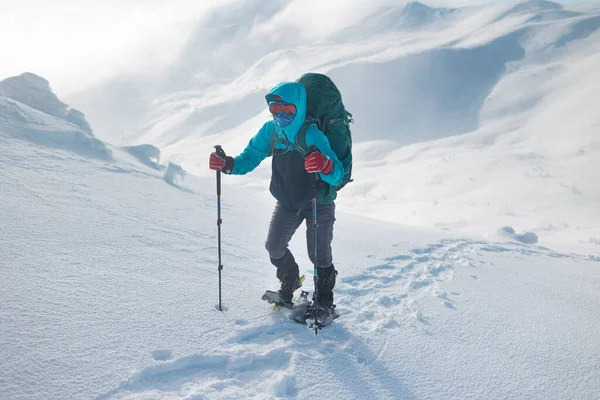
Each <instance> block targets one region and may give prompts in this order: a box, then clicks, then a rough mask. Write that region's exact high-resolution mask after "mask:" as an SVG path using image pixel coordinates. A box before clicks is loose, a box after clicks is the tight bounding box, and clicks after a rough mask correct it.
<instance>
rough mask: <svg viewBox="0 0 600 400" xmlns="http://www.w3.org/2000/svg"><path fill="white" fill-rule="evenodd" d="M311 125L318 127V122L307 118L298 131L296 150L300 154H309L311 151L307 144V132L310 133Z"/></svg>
mask: <svg viewBox="0 0 600 400" xmlns="http://www.w3.org/2000/svg"><path fill="white" fill-rule="evenodd" d="M311 125H314V126H317V127H318V125H317V120H316V119H312V118H307V119H306V120H305V121H304V123H303V124H302V126H301V127H300V129H299V130H298V133H296V148H297V149H298V151H299V152H300V153H303V154H308V153H309V151H310V149H309V148H308V145H307V144H306V132H308V128H310V126H311Z"/></svg>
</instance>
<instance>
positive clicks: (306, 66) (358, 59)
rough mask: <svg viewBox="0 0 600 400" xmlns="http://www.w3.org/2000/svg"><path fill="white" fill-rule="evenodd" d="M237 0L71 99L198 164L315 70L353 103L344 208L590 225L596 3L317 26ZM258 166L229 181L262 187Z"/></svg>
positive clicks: (281, 5)
mask: <svg viewBox="0 0 600 400" xmlns="http://www.w3.org/2000/svg"><path fill="white" fill-rule="evenodd" d="M237 4H238V7H236V8H235V9H231V8H223V9H219V10H217V11H215V12H214V14H212V15H210V16H208V17H206V18H205V19H203V20H202V21H201V22H199V24H198V29H197V31H196V33H195V35H194V36H193V37H192V38H191V39H190V40H189V43H188V46H187V47H186V49H185V50H184V51H182V52H181V54H180V57H179V58H178V60H177V61H176V62H175V63H174V65H173V67H172V68H170V69H167V70H165V71H164V73H162V74H159V75H158V77H156V76H154V77H153V78H152V82H148V81H145V80H144V78H143V77H142V76H137V77H132V78H128V77H122V78H119V79H117V80H115V81H113V82H110V83H108V84H106V85H102V86H100V87H99V88H98V89H97V90H96V91H92V92H86V93H82V94H81V95H78V96H73V97H72V99H71V101H72V102H73V103H74V104H78V105H81V106H82V107H84V108H85V109H86V110H89V111H88V114H89V116H90V119H91V120H92V121H93V122H94V126H95V127H96V129H97V132H98V134H99V135H100V136H101V137H103V138H105V139H107V140H109V141H113V142H115V143H118V144H122V145H124V144H140V143H151V144H153V145H155V146H157V147H158V148H160V149H161V150H162V151H163V153H164V154H165V156H166V157H167V158H170V159H173V160H175V161H177V162H178V163H181V164H182V165H183V166H184V167H185V168H186V169H187V170H189V171H191V172H193V173H195V174H197V175H200V176H206V175H207V174H208V173H209V172H208V170H207V169H206V167H205V165H206V164H205V163H206V161H205V158H206V154H208V153H209V152H210V151H211V148H212V147H211V146H212V145H214V144H217V143H219V144H222V145H224V148H225V150H226V151H228V152H229V153H232V154H235V153H236V152H238V151H241V150H242V149H243V147H244V146H245V144H246V143H247V141H248V140H249V138H250V137H251V136H252V135H254V133H255V132H256V131H257V129H258V128H259V127H260V126H261V125H262V123H263V122H264V121H265V120H266V119H267V118H268V115H267V113H266V107H265V104H264V97H263V96H264V94H265V92H266V91H267V90H269V89H270V88H271V87H272V86H274V85H275V84H276V83H277V82H279V81H282V80H293V79H296V78H297V77H298V76H299V75H300V74H302V73H304V72H306V71H319V72H326V73H328V74H329V75H330V76H331V77H332V78H333V79H334V81H335V82H336V84H337V85H338V86H339V87H340V89H341V91H342V94H343V97H344V102H345V104H346V106H347V108H348V109H349V110H350V111H351V112H352V113H353V114H354V117H355V124H354V125H353V137H354V140H355V143H357V145H356V150H355V159H356V160H357V166H356V172H355V183H354V184H352V185H350V186H349V187H348V190H347V193H348V194H347V195H346V196H342V198H341V199H340V205H341V206H342V207H343V208H344V209H346V210H350V211H352V212H353V213H356V214H359V215H365V216H370V217H374V218H378V219H383V220H390V221H396V222H402V223H404V224H411V225H418V226H432V225H433V226H438V227H441V228H444V229H455V230H459V231H464V232H469V233H471V234H476V235H487V234H488V233H490V232H495V230H496V229H497V228H498V227H499V226H501V225H503V224H507V223H508V224H514V225H519V229H522V230H535V231H538V233H539V236H540V241H541V243H545V244H552V245H555V246H556V245H564V244H568V245H569V246H570V245H584V246H585V245H587V244H589V241H590V239H591V238H594V237H598V236H600V231H599V230H598V228H597V227H598V226H599V225H600V213H598V212H597V211H596V210H597V209H598V207H600V205H599V202H598V201H599V199H600V189H599V187H598V185H597V184H596V182H597V181H598V180H599V179H600V176H599V175H598V174H599V172H598V171H599V170H598V168H596V165H595V164H596V162H595V160H596V158H597V157H598V149H599V147H600V142H599V140H598V135H597V134H596V132H597V131H598V126H600V114H599V112H598V109H597V107H594V106H593V104H594V103H595V101H596V100H595V93H597V91H598V88H599V86H598V85H600V80H599V79H598V75H597V72H596V71H598V70H599V68H600V64H599V63H600V58H599V56H598V55H599V53H600V40H598V39H599V37H600V36H599V33H598V28H599V27H600V12H599V11H598V9H597V8H588V9H585V8H580V7H578V8H574V9H568V8H565V7H563V6H562V5H560V4H557V3H553V2H548V1H537V0H535V1H525V2H521V3H516V4H515V3H508V4H492V5H486V6H479V7H465V8H434V7H430V6H427V5H425V4H422V3H417V2H413V3H408V4H407V5H405V6H404V5H402V6H398V5H396V6H386V7H383V8H377V9H374V10H372V11H371V13H370V14H369V13H365V15H364V16H363V17H362V19H359V20H358V21H357V22H355V23H353V24H352V25H351V26H346V27H342V28H340V29H338V30H335V31H333V32H326V33H324V34H323V35H321V36H318V37H315V35H314V34H313V35H310V34H309V32H310V31H311V30H310V29H309V28H308V27H302V26H301V25H296V24H290V26H287V28H288V29H283V28H282V27H283V26H284V25H285V24H284V22H282V18H283V16H284V15H287V14H286V12H287V11H286V10H287V9H288V8H289V7H292V5H293V4H288V3H287V2H269V3H268V5H266V4H264V3H263V2H256V1H243V2H240V3H237ZM288 22H289V21H288ZM282 32H286V33H285V34H283V33H282ZM282 35H283V36H282ZM211 46H214V47H211ZM211 48H215V49H219V50H218V51H207V50H206V49H211ZM121 122H122V123H121ZM265 164H268V163H265ZM268 174H269V172H268V165H265V166H262V168H260V169H259V171H258V172H257V173H254V174H253V175H251V176H248V177H244V178H243V179H242V180H236V179H233V181H235V182H239V183H241V184H247V185H252V186H260V187H266V184H265V181H266V180H267V179H268ZM488 189H489V190H488ZM515 217H516V218H515Z"/></svg>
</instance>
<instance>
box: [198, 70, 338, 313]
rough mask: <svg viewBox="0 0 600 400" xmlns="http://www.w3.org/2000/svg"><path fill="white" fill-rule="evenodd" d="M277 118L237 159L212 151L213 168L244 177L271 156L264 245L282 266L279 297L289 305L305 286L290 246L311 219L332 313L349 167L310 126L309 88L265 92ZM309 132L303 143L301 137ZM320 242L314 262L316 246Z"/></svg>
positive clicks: (283, 86) (285, 85) (321, 286)
mask: <svg viewBox="0 0 600 400" xmlns="http://www.w3.org/2000/svg"><path fill="white" fill-rule="evenodd" d="M265 98H266V101H267V104H268V106H269V111H270V112H271V115H272V117H273V119H272V120H269V121H267V122H266V123H265V124H264V125H263V127H262V128H261V129H260V130H259V131H258V133H257V134H256V136H254V137H253V138H252V139H251V140H250V142H249V143H248V145H247V147H246V149H245V150H244V151H243V152H242V153H241V154H240V155H238V156H237V157H235V158H233V157H231V156H227V155H226V154H225V152H224V151H223V152H220V153H217V152H213V153H212V154H211V155H210V162H209V165H210V169H212V170H217V171H222V172H224V173H225V174H233V175H244V174H246V173H248V172H250V171H252V170H254V169H255V168H256V167H257V166H258V165H259V164H260V163H261V162H262V161H263V160H264V159H265V158H267V157H269V156H272V157H273V159H272V175H271V183H270V191H271V194H272V195H273V196H274V197H275V199H276V200H277V203H276V205H275V210H274V211H273V215H272V218H271V222H270V225H269V232H268V235H267V240H266V243H265V247H266V250H267V252H268V253H269V257H270V260H271V263H272V264H273V265H274V266H275V267H276V268H277V272H276V276H277V278H278V279H279V281H280V283H281V288H280V289H279V291H278V294H279V297H280V300H281V302H282V303H284V304H285V305H290V303H291V301H292V297H293V294H294V291H295V290H296V289H298V288H300V287H301V286H302V282H301V281H300V274H299V268H298V264H297V263H296V260H295V259H294V256H293V254H292V252H291V251H290V249H289V247H288V244H289V242H290V240H291V238H292V236H293V235H294V233H295V232H296V230H297V229H298V227H299V226H300V225H301V224H302V222H303V221H304V220H305V221H306V228H307V229H306V241H307V249H308V256H309V258H310V260H311V262H312V263H313V265H317V266H318V268H317V275H318V284H317V285H318V291H317V292H318V299H317V300H318V310H317V313H318V316H319V319H324V318H327V317H328V316H329V315H331V313H332V312H333V307H334V303H333V288H334V286H335V281H336V275H337V271H336V269H335V267H334V265H333V257H332V249H331V242H332V240H333V225H334V222H335V203H334V200H335V197H336V191H335V190H331V188H335V187H336V186H337V185H339V184H340V183H341V182H342V179H343V177H344V167H343V165H342V163H341V162H340V161H339V160H338V157H337V156H336V153H335V152H334V151H333V150H332V149H331V146H330V142H329V139H328V138H327V136H326V135H325V134H324V133H323V132H321V131H320V130H319V129H318V128H317V127H316V125H312V124H311V125H309V126H308V127H306V125H308V124H305V117H306V90H305V88H304V86H303V85H302V84H300V83H297V82H282V83H280V84H279V85H277V86H276V87H275V88H273V89H272V90H271V91H270V92H269V93H268V94H267V95H266V96H265ZM301 131H302V134H304V132H305V135H306V136H305V138H304V140H303V141H302V142H303V143H304V144H305V146H304V147H303V146H300V145H299V142H300V140H298V136H299V135H300V134H301V133H300V132H301ZM311 174H317V178H318V193H317V206H316V210H317V221H318V225H317V243H313V242H314V237H313V232H312V229H313V228H312V198H313V183H312V178H313V176H312V175H311ZM315 244H316V246H317V254H316V257H317V259H316V260H315V259H314V257H315V255H314V254H315V251H314V246H315Z"/></svg>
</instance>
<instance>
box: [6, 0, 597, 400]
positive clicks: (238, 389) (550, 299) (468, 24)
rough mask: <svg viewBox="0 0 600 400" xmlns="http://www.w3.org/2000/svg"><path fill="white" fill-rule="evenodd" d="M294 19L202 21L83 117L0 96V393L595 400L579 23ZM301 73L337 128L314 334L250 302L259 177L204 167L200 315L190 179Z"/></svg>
mask: <svg viewBox="0 0 600 400" xmlns="http://www.w3.org/2000/svg"><path fill="white" fill-rule="evenodd" d="M297 6H298V3H297V2H295V1H294V2H285V1H274V2H262V1H258V0H252V1H240V2H237V3H236V6H235V7H231V6H230V7H228V8H219V9H216V10H215V11H214V12H213V13H212V14H211V15H209V16H207V17H205V18H204V19H202V20H201V21H199V22H198V29H197V32H195V34H194V36H193V37H192V38H190V40H189V42H188V45H187V46H184V49H183V51H182V52H181V54H180V57H179V59H178V60H177V61H176V62H175V63H174V64H173V65H171V66H170V67H169V68H167V69H166V70H165V71H163V72H161V73H159V74H157V75H156V76H153V77H152V84H150V83H151V80H150V79H149V78H148V77H146V76H144V75H142V74H140V75H136V76H122V77H119V78H117V79H115V80H114V81H112V82H108V83H107V82H104V83H99V84H98V86H97V89H96V90H91V91H86V92H84V93H80V94H78V95H74V96H71V97H70V98H69V103H70V104H72V105H74V106H76V107H77V108H78V109H82V110H84V111H85V116H84V114H83V113H81V112H80V111H77V110H75V109H73V108H69V106H67V105H66V104H65V103H63V102H62V101H61V100H59V98H58V97H57V95H55V94H54V93H53V92H52V90H51V89H50V83H49V82H48V81H47V80H46V79H44V78H42V77H39V76H37V75H34V74H32V73H25V74H23V75H21V76H18V77H12V78H8V79H6V80H4V81H2V82H0V203H1V204H2V212H0V227H1V229H0V304H2V306H1V307H0V354H2V355H3V356H4V357H2V358H0V398H1V399H80V398H95V399H248V398H254V399H280V398H309V397H319V398H320V397H323V398H331V399H364V398H376V399H482V398H485V399H571V398H573V399H597V398H600V363H599V362H598V360H600V344H599V342H598V340H597V334H596V333H597V332H598V331H600V308H599V307H598V304H599V301H600V298H599V296H600V294H599V293H600V290H599V288H600V246H599V244H600V214H599V213H598V210H599V209H600V186H599V185H598V183H597V182H599V181H600V176H599V172H598V171H599V169H598V168H597V165H596V164H597V160H598V154H599V152H600V139H599V136H598V129H599V128H598V127H599V126H600V111H599V110H598V108H597V107H596V106H595V104H596V97H597V93H598V91H599V89H600V86H599V85H600V79H599V78H598V73H597V71H598V70H599V67H600V41H599V40H598V38H599V36H598V35H599V33H598V29H599V28H600V9H598V7H594V6H577V7H571V8H566V7H563V6H562V5H559V4H557V3H552V2H547V1H537V0H535V1H526V2H521V3H516V4H514V3H513V4H490V5H486V6H481V7H462V8H451V7H447V8H434V7H429V6H427V5H424V4H421V3H409V4H408V5H406V6H402V7H400V6H386V7H383V8H377V7H374V8H373V9H372V10H371V11H372V12H371V13H367V14H365V15H364V16H362V17H361V18H360V19H359V20H357V22H356V23H353V24H347V26H344V27H340V28H339V29H337V30H333V31H326V32H325V33H323V36H322V37H316V36H315V35H314V34H311V33H310V32H307V30H306V28H303V27H302V26H298V25H296V24H291V25H289V26H288V28H289V29H287V30H284V29H280V28H281V27H282V26H285V25H282V24H284V21H289V18H288V17H289V13H290V12H292V11H293V10H295V9H294V7H297ZM290 10H292V11H290ZM275 33H278V34H275ZM212 49H218V51H211V50H212ZM309 70H310V71H318V72H326V73H328V74H329V75H331V76H332V78H333V79H334V81H335V82H336V83H337V84H338V86H339V87H340V89H341V91H342V93H343V96H344V102H345V104H346V106H347V108H348V109H349V110H350V111H351V112H352V113H353V115H354V118H355V120H356V123H355V124H354V125H353V127H352V129H353V136H354V157H355V160H356V162H355V165H354V176H353V177H354V180H355V181H354V182H353V183H351V184H349V185H348V186H347V187H346V188H345V189H344V190H343V192H341V193H340V197H339V201H338V203H337V222H336V229H335V239H334V244H333V246H334V260H335V265H336V268H337V269H338V271H339V276H338V281H337V285H336V287H335V296H336V298H335V299H336V303H337V308H338V310H339V312H340V314H341V316H340V318H338V319H337V320H336V321H335V322H334V323H333V324H332V325H331V326H329V327H326V328H324V329H323V330H322V331H321V332H320V333H319V335H315V334H314V332H312V331H310V330H308V329H307V328H306V327H304V326H301V325H299V324H296V323H294V322H293V321H291V320H290V319H289V318H288V315H287V313H286V311H281V312H277V311H274V310H272V309H271V308H270V307H269V305H268V304H266V303H264V302H263V301H261V300H260V297H261V295H262V293H263V292H264V290H265V289H274V288H276V286H277V281H276V278H275V269H274V267H273V266H271V265H270V263H269V260H268V256H267V254H266V251H265V250H264V238H265V236H266V232H267V228H268V223H269V220H270V213H271V212H272V208H273V205H274V200H273V199H272V198H271V197H270V195H269V194H268V193H267V187H268V185H267V179H268V176H269V166H268V163H266V165H263V166H261V167H260V168H259V169H258V170H257V171H255V172H254V173H253V174H251V175H247V176H244V177H232V176H225V177H223V184H224V187H223V195H222V218H223V225H222V229H223V264H224V270H223V286H222V290H223V305H224V307H223V310H224V311H223V312H219V311H218V310H217V303H218V272H217V264H218V261H217V226H216V219H217V215H216V214H217V205H216V193H215V178H214V174H212V173H210V171H207V168H206V167H207V156H208V154H209V152H210V151H211V148H212V146H213V145H215V144H221V145H223V147H224V149H225V150H226V151H227V152H228V154H231V155H234V154H235V153H236V152H237V151H240V150H241V149H243V147H244V146H245V145H246V143H247V141H248V140H249V139H250V137H251V136H252V135H253V134H254V133H255V131H256V130H257V128H258V127H259V126H261V125H262V123H263V122H264V121H265V119H266V118H268V115H267V113H266V111H265V105H264V97H263V96H264V93H265V92H266V91H267V90H268V89H270V87H272V86H274V84H276V83H277V82H279V81H281V80H292V79H295V78H297V77H298V76H299V75H300V74H301V73H303V72H306V71H309ZM59 94H60V93H59ZM88 120H89V123H88ZM92 128H93V131H92ZM92 132H93V133H92ZM291 248H292V251H293V252H294V254H295V255H296V258H297V260H298V261H299V263H300V265H301V272H302V273H303V274H305V275H306V276H307V279H306V281H305V284H304V289H306V290H312V280H311V279H310V277H311V274H312V267H311V265H310V262H309V260H308V257H307V256H306V254H305V252H306V244H305V242H304V233H303V232H298V234H297V235H296V238H294V240H293V241H292V244H291Z"/></svg>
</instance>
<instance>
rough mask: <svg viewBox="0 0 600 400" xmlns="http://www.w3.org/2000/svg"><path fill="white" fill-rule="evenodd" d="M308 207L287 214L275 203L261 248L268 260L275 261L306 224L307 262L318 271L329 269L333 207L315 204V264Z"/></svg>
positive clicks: (310, 214) (286, 210) (310, 211)
mask: <svg viewBox="0 0 600 400" xmlns="http://www.w3.org/2000/svg"><path fill="white" fill-rule="evenodd" d="M312 218H313V217H312V204H308V205H306V206H304V207H303V208H302V210H300V212H298V210H288V209H286V208H284V207H282V206H281V205H280V204H279V203H277V205H276V206H275V211H273V217H272V218H271V224H270V225H269V234H268V235H267V241H266V243H265V247H266V249H267V251H268V252H269V256H270V257H271V258H272V259H279V258H281V257H283V256H284V255H285V253H286V252H287V251H288V244H289V243H290V240H291V239H292V236H293V235H294V233H295V232H296V230H297V229H298V227H299V226H300V224H302V221H304V220H306V247H307V250H308V257H309V258H310V261H311V262H312V263H313V265H314V264H315V261H316V262H317V265H318V266H319V267H329V266H331V264H332V263H333V257H332V255H331V241H332V240H333V223H334V222H335V204H333V203H332V204H317V260H315V259H314V258H315V243H314V236H313V226H312V223H313V221H312Z"/></svg>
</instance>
